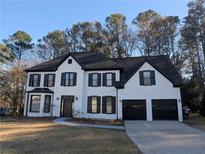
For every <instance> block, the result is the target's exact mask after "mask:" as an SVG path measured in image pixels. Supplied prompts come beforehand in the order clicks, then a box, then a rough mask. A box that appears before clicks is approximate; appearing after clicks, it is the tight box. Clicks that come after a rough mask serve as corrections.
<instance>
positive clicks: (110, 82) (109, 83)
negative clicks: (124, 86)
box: [106, 73, 112, 86]
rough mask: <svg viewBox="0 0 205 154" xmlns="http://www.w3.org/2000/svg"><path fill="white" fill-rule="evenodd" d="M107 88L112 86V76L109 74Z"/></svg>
mask: <svg viewBox="0 0 205 154" xmlns="http://www.w3.org/2000/svg"><path fill="white" fill-rule="evenodd" d="M106 82H107V86H112V74H111V73H108V74H107V81H106Z"/></svg>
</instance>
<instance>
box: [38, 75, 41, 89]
mask: <svg viewBox="0 0 205 154" xmlns="http://www.w3.org/2000/svg"><path fill="white" fill-rule="evenodd" d="M40 83H41V75H40V74H38V86H40Z"/></svg>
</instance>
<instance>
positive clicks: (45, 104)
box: [44, 95, 51, 112]
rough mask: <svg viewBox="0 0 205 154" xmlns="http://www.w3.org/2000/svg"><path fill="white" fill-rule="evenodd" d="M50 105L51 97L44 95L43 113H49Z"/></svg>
mask: <svg viewBox="0 0 205 154" xmlns="http://www.w3.org/2000/svg"><path fill="white" fill-rule="evenodd" d="M50 105H51V96H50V95H46V96H45V102H44V112H50Z"/></svg>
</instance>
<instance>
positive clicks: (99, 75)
mask: <svg viewBox="0 0 205 154" xmlns="http://www.w3.org/2000/svg"><path fill="white" fill-rule="evenodd" d="M98 86H101V74H100V73H98Z"/></svg>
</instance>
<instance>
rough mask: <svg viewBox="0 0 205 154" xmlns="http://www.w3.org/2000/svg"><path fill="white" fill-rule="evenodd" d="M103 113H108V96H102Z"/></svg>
mask: <svg viewBox="0 0 205 154" xmlns="http://www.w3.org/2000/svg"><path fill="white" fill-rule="evenodd" d="M102 113H106V96H103V97H102Z"/></svg>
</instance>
